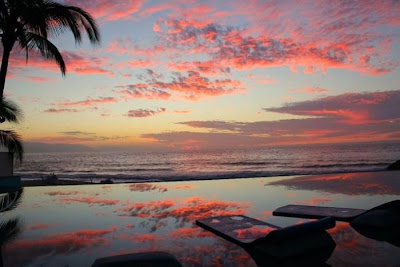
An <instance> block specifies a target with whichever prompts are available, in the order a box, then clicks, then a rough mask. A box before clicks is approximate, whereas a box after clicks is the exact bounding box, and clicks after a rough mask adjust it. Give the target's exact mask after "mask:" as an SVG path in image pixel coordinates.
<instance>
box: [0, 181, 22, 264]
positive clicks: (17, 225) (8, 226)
mask: <svg viewBox="0 0 400 267" xmlns="http://www.w3.org/2000/svg"><path fill="white" fill-rule="evenodd" d="M9 190H10V189H9V188H7V189H6V188H0V192H2V193H1V194H0V212H7V211H11V210H13V209H15V208H16V207H17V206H18V205H19V204H20V203H21V199H22V194H23V189H22V188H20V189H18V188H17V189H16V190H13V191H9ZM21 232H22V224H21V221H20V218H19V217H16V218H12V219H8V220H0V267H2V266H3V248H4V247H5V246H6V245H9V244H10V243H12V242H13V241H14V240H16V239H17V237H18V236H19V235H20V233H21Z"/></svg>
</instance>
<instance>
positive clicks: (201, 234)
mask: <svg viewBox="0 0 400 267" xmlns="http://www.w3.org/2000/svg"><path fill="white" fill-rule="evenodd" d="M367 178H368V177H367ZM268 179H270V178H263V182H262V183H261V182H260V179H236V180H224V181H221V180H219V181H217V180H216V181H198V182H175V183H147V184H145V185H139V186H137V185H135V186H133V187H131V186H130V185H126V184H119V185H118V184H114V185H107V186H104V185H90V186H63V187H53V186H49V187H35V188H33V187H31V188H25V190H24V200H23V202H22V203H21V204H20V205H19V206H18V208H17V209H13V210H10V211H8V212H5V213H3V214H4V215H5V216H2V220H3V221H8V220H10V219H13V218H15V217H20V221H22V220H23V221H24V222H27V225H26V227H24V228H23V230H24V231H23V232H22V233H20V235H19V236H18V238H17V239H16V240H14V242H11V243H8V244H7V245H6V246H4V248H3V252H4V255H3V256H4V265H5V266H11V267H12V266H78V267H79V266H90V265H91V264H92V263H93V262H94V260H95V259H96V258H101V257H106V256H112V255H119V254H128V253H137V252H148V251H166V252H169V253H171V254H172V255H174V256H176V258H177V259H178V260H179V261H180V262H181V263H182V265H183V266H184V267H191V266H193V267H196V266H238V267H242V266H243V267H245V266H246V267H254V266H257V265H256V262H255V259H256V258H257V256H255V253H253V252H250V251H246V250H245V249H243V248H241V247H239V246H237V245H235V244H232V243H230V242H228V241H226V240H224V239H221V238H219V237H216V236H215V235H213V234H211V233H209V232H207V231H203V230H202V229H201V228H199V227H197V226H195V225H194V222H195V220H197V219H201V218H206V217H212V216H223V215H236V214H246V215H249V216H250V217H253V218H257V219H259V220H266V219H268V222H271V223H273V224H276V225H281V226H288V225H293V224H297V223H300V222H304V220H301V219H290V218H283V217H275V216H271V211H272V210H274V209H276V208H277V207H279V206H283V205H285V204H287V203H288V199H289V200H291V201H292V202H294V203H296V202H297V203H301V204H312V203H314V204H318V203H319V204H323V203H329V205H333V206H345V205H347V204H350V205H352V207H355V208H365V207H366V206H370V205H374V204H378V203H382V202H386V201H389V200H391V199H392V198H394V197H395V196H376V195H375V196H371V195H370V194H365V195H343V194H337V195H335V194H326V193H323V194H321V193H319V192H318V191H313V190H299V191H288V190H287V189H286V188H285V187H284V186H275V185H273V186H262V185H263V184H265V183H266V182H267V181H268ZM279 179H280V181H284V179H285V178H272V180H273V181H278V180H279ZM359 180H360V181H361V180H362V179H361V178H360V179H359ZM366 181H367V183H368V181H369V180H368V179H367V180H366ZM132 189H133V190H132ZM160 189H161V190H160ZM164 189H168V190H164ZM326 190H329V189H326ZM324 192H326V191H324ZM383 199H384V200H383ZM7 206H8V205H7ZM3 214H2V215H3ZM336 228H337V229H336ZM336 228H335V229H333V231H332V232H331V231H330V233H331V235H332V237H333V239H334V240H335V241H336V243H337V247H336V249H335V251H334V252H333V254H332V257H331V258H330V259H329V260H328V264H331V265H332V266H343V265H350V264H353V265H354V264H359V265H360V264H361V265H362V264H364V265H370V264H369V263H374V264H375V263H378V264H381V265H390V264H393V263H398V262H399V260H400V249H399V248H398V247H396V246H393V245H391V244H389V243H386V242H377V241H374V240H371V239H369V238H367V237H364V236H362V235H360V234H358V233H357V232H356V231H355V230H354V229H353V228H351V227H349V224H345V225H343V226H342V225H341V224H339V225H338V226H337V227H336ZM253 230H254V229H253ZM242 234H243V235H247V234H251V233H242ZM249 253H251V255H250V254H249ZM375 257H376V258H375ZM257 261H258V259H257Z"/></svg>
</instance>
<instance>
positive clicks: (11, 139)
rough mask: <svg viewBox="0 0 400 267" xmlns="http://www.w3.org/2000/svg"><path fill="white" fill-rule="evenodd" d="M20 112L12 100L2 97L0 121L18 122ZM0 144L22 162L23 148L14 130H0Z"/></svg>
mask: <svg viewBox="0 0 400 267" xmlns="http://www.w3.org/2000/svg"><path fill="white" fill-rule="evenodd" d="M21 116H22V112H21V110H20V109H19V107H18V106H17V105H16V104H15V103H14V102H12V101H10V100H7V99H4V98H3V99H2V101H1V102H0V122H4V121H8V122H13V123H18V121H19V118H20V117H21ZM0 146H5V147H7V148H8V152H11V153H13V154H14V157H15V158H16V159H18V160H19V161H20V162H22V159H23V155H24V148H23V146H22V141H21V138H20V137H19V135H18V134H17V133H16V132H14V131H6V130H0Z"/></svg>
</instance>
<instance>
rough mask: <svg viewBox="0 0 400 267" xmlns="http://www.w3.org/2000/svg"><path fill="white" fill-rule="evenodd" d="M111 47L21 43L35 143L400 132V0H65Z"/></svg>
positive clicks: (29, 137)
mask: <svg viewBox="0 0 400 267" xmlns="http://www.w3.org/2000/svg"><path fill="white" fill-rule="evenodd" d="M60 2H62V3H64V4H69V5H76V6H79V7H81V8H83V9H84V10H86V11H88V12H89V13H90V14H91V15H93V16H94V17H95V19H96V21H97V23H98V25H99V28H100V32H101V37H102V40H101V44H100V45H98V46H95V47H92V46H91V45H90V43H89V41H88V39H87V38H86V40H85V41H84V42H83V43H82V44H81V45H80V46H77V45H76V44H75V42H74V40H73V37H72V35H71V34H70V33H67V32H66V33H64V34H62V35H60V36H57V37H52V38H51V41H52V42H53V43H54V44H56V46H57V47H58V48H59V49H60V51H61V52H62V55H63V57H64V60H65V62H66V64H67V75H66V77H62V75H61V73H60V71H59V68H58V67H57V65H56V64H55V63H53V62H47V61H44V60H43V59H42V58H41V57H40V56H38V55H37V54H35V52H32V53H31V54H30V57H29V60H28V62H26V59H25V54H24V52H22V51H20V50H18V49H14V50H13V53H12V56H11V59H10V66H9V73H8V76H7V81H6V89H5V94H6V96H7V98H9V99H12V100H14V101H15V102H17V103H18V104H20V106H21V108H22V110H23V111H24V119H23V121H22V123H20V124H19V125H11V124H6V123H4V124H3V125H1V126H2V128H4V129H13V130H15V131H17V132H18V133H19V134H20V135H21V136H22V138H23V140H24V141H25V142H26V143H27V144H32V143H35V144H36V143H44V144H53V145H61V146H63V147H64V148H65V147H68V146H71V145H79V146H82V145H83V146H88V147H93V148H103V149H108V150H112V149H121V148H123V149H125V148H126V149H133V150H134V149H141V150H150V149H171V150H199V149H210V148H232V147H237V148H244V147H253V146H268V145H292V144H310V143H342V142H354V141H357V142H364V141H366V142H369V141H398V140H400V108H399V103H400V90H399V88H400V75H399V74H400V72H399V63H400V61H399V60H400V55H399V51H400V49H399V48H400V43H399V41H400V15H399V14H400V1H395V0H392V1H374V0H373V1H367V0H363V1H340V0H332V1H314V0H313V1H291V0H290V1H285V0H283V1H262V0H248V1H241V0H229V1H225V0H220V1H196V0H174V1H152V0H115V1H109V0H92V1H84V0H64V1H60Z"/></svg>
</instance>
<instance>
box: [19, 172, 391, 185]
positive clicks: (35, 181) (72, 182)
mask: <svg viewBox="0 0 400 267" xmlns="http://www.w3.org/2000/svg"><path fill="white" fill-rule="evenodd" d="M380 172H393V171H392V170H386V169H385V170H375V171H358V172H334V173H319V174H299V175H276V176H255V177H218V178H214V179H212V178H204V177H202V178H198V179H190V180H186V179H171V180H143V181H138V180H132V181H129V180H121V181H118V180H117V182H115V181H114V180H113V183H101V182H100V181H96V182H90V181H82V180H77V179H64V178H59V179H58V184H47V183H45V182H44V181H42V180H41V179H24V178H21V180H22V185H23V186H24V187H35V186H65V185H107V184H134V183H162V182H184V181H186V182H193V181H209V180H227V179H252V178H274V177H292V176H316V175H334V174H348V173H380ZM394 172H395V171H394Z"/></svg>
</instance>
